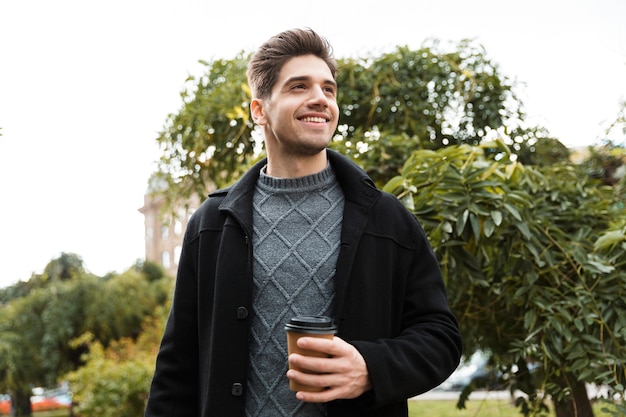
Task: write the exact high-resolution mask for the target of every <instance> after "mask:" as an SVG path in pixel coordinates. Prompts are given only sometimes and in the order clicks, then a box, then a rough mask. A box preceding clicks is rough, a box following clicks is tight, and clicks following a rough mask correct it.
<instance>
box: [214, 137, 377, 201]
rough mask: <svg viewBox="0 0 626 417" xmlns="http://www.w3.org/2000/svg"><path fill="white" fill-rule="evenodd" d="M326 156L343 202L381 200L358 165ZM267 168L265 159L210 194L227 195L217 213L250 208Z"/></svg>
mask: <svg viewBox="0 0 626 417" xmlns="http://www.w3.org/2000/svg"><path fill="white" fill-rule="evenodd" d="M326 154H327V156H328V162H329V163H330V165H331V166H332V168H333V170H334V171H335V176H336V177H337V180H338V181H339V184H340V185H341V188H342V190H343V193H344V195H345V198H346V201H350V202H353V203H355V204H357V205H360V206H365V207H369V206H370V205H372V204H373V203H374V202H375V201H376V200H378V198H380V195H381V191H380V190H378V189H377V188H376V186H375V185H374V182H373V181H372V180H371V178H370V177H369V176H368V175H367V174H366V173H365V171H363V170H362V169H361V168H360V167H359V166H358V165H356V164H355V163H354V162H352V161H351V160H350V159H348V158H347V157H346V156H344V155H342V154H340V153H339V152H337V151H334V150H331V149H326ZM266 164H267V159H266V158H264V159H262V160H261V161H259V162H257V163H256V164H254V165H253V166H252V168H250V169H249V170H248V171H247V172H246V173H245V174H244V175H243V177H241V178H240V179H239V181H237V182H236V183H235V184H233V185H232V186H230V187H229V188H226V189H223V190H218V191H216V192H214V193H212V194H211V195H218V194H223V193H226V196H225V198H224V201H222V203H221V204H220V209H222V210H229V211H237V208H241V207H242V206H250V207H251V204H252V193H253V191H254V187H255V185H256V182H257V180H258V178H259V173H260V172H261V169H262V168H263V167H264V166H265V165H266Z"/></svg>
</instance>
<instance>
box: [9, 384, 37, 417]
mask: <svg viewBox="0 0 626 417" xmlns="http://www.w3.org/2000/svg"><path fill="white" fill-rule="evenodd" d="M30 395H31V394H30V390H27V391H23V390H17V391H15V392H14V393H13V394H12V395H11V415H12V416H19V417H28V416H31V415H32V414H33V410H32V407H31V405H30Z"/></svg>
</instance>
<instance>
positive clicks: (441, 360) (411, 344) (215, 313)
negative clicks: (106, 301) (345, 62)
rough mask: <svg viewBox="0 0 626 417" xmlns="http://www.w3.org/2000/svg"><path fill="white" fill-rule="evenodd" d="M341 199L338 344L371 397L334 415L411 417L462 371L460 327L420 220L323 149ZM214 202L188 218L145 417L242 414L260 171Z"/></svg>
mask: <svg viewBox="0 0 626 417" xmlns="http://www.w3.org/2000/svg"><path fill="white" fill-rule="evenodd" d="M328 158H329V161H330V163H331V165H332V166H333V169H334V171H335V175H336V176H337V179H338V181H339V183H340V184H341V187H342V189H343V192H344V194H345V208H344V217H343V225H342V231H341V249H340V253H339V258H338V260H337V269H336V276H335V289H336V296H335V303H336V304H335V306H334V312H335V317H334V320H335V323H336V324H337V325H338V336H339V337H341V338H342V339H344V340H346V341H348V342H349V343H351V344H353V345H354V346H355V347H356V348H357V349H358V350H359V352H360V353H361V354H362V355H363V357H364V359H365V362H366V364H367V367H368V371H369V374H370V379H371V382H372V385H373V390H372V391H370V392H368V393H366V394H364V395H363V396H361V397H360V398H358V399H355V400H342V401H335V402H332V403H329V404H328V410H329V416H330V417H334V416H337V417H339V416H341V417H350V416H355V417H356V416H359V417H366V416H381V417H382V416H384V417H393V416H406V415H407V405H406V400H407V398H410V397H412V396H415V395H418V394H420V393H423V392H425V391H428V390H430V389H432V388H434V387H435V386H437V385H439V384H440V383H441V382H443V381H444V380H445V379H446V378H447V377H448V376H449V375H450V373H451V372H452V371H454V369H455V368H456V366H457V365H458V363H459V358H460V355H461V342H460V335H459V331H458V326H457V322H456V320H455V318H454V316H453V315H452V313H451V312H450V310H449V308H448V303H447V298H446V293H445V289H444V285H443V281H442V279H441V273H440V270H439V266H438V264H437V261H436V259H435V256H434V254H433V252H432V250H431V247H430V245H429V243H428V240H427V238H426V236H425V234H424V232H423V230H422V228H421V227H420V225H419V224H418V222H417V220H416V219H415V217H414V216H413V215H412V214H411V213H410V212H409V211H408V210H406V209H405V208H404V206H402V204H401V203H400V202H399V201H398V199H397V198H395V197H394V196H392V195H390V194H386V193H383V192H381V191H380V190H378V189H376V188H375V186H374V185H373V183H372V181H371V180H370V179H369V177H367V175H366V174H365V173H364V172H363V171H362V170H361V169H360V168H358V167H357V166H356V165H354V164H353V163H352V162H350V161H349V160H348V159H347V158H345V157H343V156H341V155H339V154H338V153H336V152H333V151H330V150H329V151H328ZM265 163H266V162H265V161H261V162H260V163H258V164H257V165H255V166H254V167H253V168H252V169H251V170H250V171H249V172H248V173H246V174H245V175H244V176H243V177H242V179H241V180H240V181H239V182H238V183H236V184H235V185H233V186H232V187H230V188H229V189H225V190H218V191H216V192H214V193H212V194H211V195H210V197H209V199H207V201H205V202H204V203H203V205H202V206H201V207H200V208H199V209H198V210H197V211H196V213H194V215H193V216H192V218H191V219H190V222H189V225H188V228H187V231H186V234H185V239H184V243H183V248H182V252H181V257H180V262H179V269H178V276H177V281H176V290H175V294H174V300H173V303H172V308H171V312H170V316H169V319H168V322H167V326H166V329H165V333H164V335H163V340H162V344H161V348H160V351H159V354H158V358H157V364H156V372H155V375H154V379H153V381H152V387H151V390H150V397H149V400H148V407H147V410H146V414H145V415H146V417H221V416H226V417H230V416H244V415H245V413H244V405H245V398H244V396H245V392H246V390H245V384H246V377H247V361H248V332H249V328H250V321H249V315H248V313H249V311H251V305H250V304H251V299H252V298H251V280H252V245H251V244H250V241H249V237H250V236H252V194H253V191H254V186H255V183H256V180H257V178H258V175H259V170H260V169H261V167H262V166H263V165H264V164H265Z"/></svg>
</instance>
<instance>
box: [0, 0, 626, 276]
mask: <svg viewBox="0 0 626 417" xmlns="http://www.w3.org/2000/svg"><path fill="white" fill-rule="evenodd" d="M624 16H626V2H625V1H623V0H579V1H577V0H527V1H524V2H521V1H515V2H513V1H505V0H474V1H471V2H470V1H466V0H463V1H461V0H447V1H446V0H440V1H434V0H430V1H421V0H404V1H401V0H384V1H372V0H341V1H334V2H320V3H312V2H294V1H288V0H265V1H263V2H253V1H249V0H240V1H234V2H230V1H221V2H215V1H209V0H107V1H100V0H55V1H49V0H2V1H0V128H1V130H0V133H1V134H2V136H0V287H5V286H7V285H11V284H13V283H16V282H18V281H20V280H28V279H29V278H30V276H31V274H33V273H41V272H42V271H43V269H44V267H45V266H46V265H47V263H48V262H50V260H52V259H54V258H56V257H58V256H59V255H60V254H61V253H62V252H69V253H75V254H77V255H79V256H80V257H81V258H82V259H83V261H84V264H85V267H86V268H87V269H88V270H89V271H91V272H93V273H95V274H97V275H104V274H106V273H108V272H123V271H124V270H126V269H127V268H129V267H130V266H132V265H133V264H134V263H135V262H136V261H137V260H140V259H143V258H144V225H143V216H142V215H141V213H139V212H138V209H139V208H140V207H141V206H142V205H143V195H144V193H145V191H146V188H147V181H148V178H149V176H150V174H151V173H152V172H154V170H155V161H156V160H157V159H158V158H159V149H158V147H157V145H156V137H157V136H158V133H159V132H160V131H161V130H162V129H163V127H164V126H165V124H166V121H167V116H168V115H169V114H171V113H176V112H177V111H178V110H179V109H180V107H181V103H182V102H181V98H180V92H181V91H182V90H183V88H184V87H185V79H186V78H187V77H188V76H189V75H200V74H201V73H202V72H201V71H202V66H201V65H200V64H198V61H199V60H212V59H218V58H224V59H230V58H233V57H235V55H237V53H239V52H240V51H246V52H250V51H253V50H254V49H255V48H257V47H258V46H259V45H260V44H261V43H263V42H264V41H265V40H266V39H268V38H269V37H270V36H272V35H275V34H276V33H278V32H281V31H283V30H285V29H290V28H295V27H311V28H313V29H314V30H316V31H317V32H319V33H320V34H321V35H323V36H325V37H326V38H327V39H328V40H329V41H330V42H331V44H332V45H333V48H334V52H335V56H336V57H338V58H342V57H350V56H352V57H358V56H365V55H368V54H370V53H372V54H379V53H382V52H386V51H391V50H393V49H394V48H395V47H396V46H399V45H403V46H404V45H407V46H409V47H412V48H419V47H420V46H421V45H422V43H423V42H424V41H426V40H427V39H431V38H435V39H439V40H440V41H442V42H443V43H444V44H446V43H448V42H450V43H452V44H454V43H456V42H458V41H459V40H461V39H474V40H475V42H477V43H479V44H481V45H483V46H484V48H485V51H486V54H487V57H488V58H490V59H491V60H492V61H494V62H495V63H496V64H498V65H499V67H500V70H501V72H502V74H504V75H505V76H507V77H509V78H510V79H512V80H516V81H517V82H519V83H520V86H519V87H518V90H517V92H518V94H519V95H520V98H521V99H522V101H523V102H524V104H525V109H526V112H527V113H528V115H529V121H530V122H533V123H536V124H539V125H541V126H544V127H546V128H548V130H549V131H550V133H551V134H552V136H554V137H557V138H558V139H560V140H561V141H562V142H563V143H564V144H566V145H568V146H584V145H589V144H592V143H593V142H594V140H596V139H597V138H599V137H602V136H603V133H604V130H605V128H606V127H607V126H608V124H609V123H610V122H611V121H613V120H615V118H616V116H617V114H618V110H619V103H620V100H624V99H626V76H625V74H626V25H624V24H623V18H624Z"/></svg>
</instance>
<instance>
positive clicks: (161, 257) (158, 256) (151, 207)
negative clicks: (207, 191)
mask: <svg viewBox="0 0 626 417" xmlns="http://www.w3.org/2000/svg"><path fill="white" fill-rule="evenodd" d="M159 189H162V185H160V184H158V183H157V181H156V180H155V179H154V178H153V179H151V181H150V186H149V188H148V191H147V192H146V194H145V195H144V198H143V200H144V204H143V207H141V208H140V209H139V212H140V213H141V214H143V215H144V226H145V227H144V230H145V232H144V239H145V245H146V257H145V259H146V260H147V261H151V262H154V263H157V264H159V265H161V266H162V267H163V269H165V270H166V271H167V273H169V274H170V275H172V276H174V277H175V276H176V270H177V269H178V260H179V259H180V251H181V249H182V244H183V237H184V235H185V230H186V229H187V223H188V222H189V218H190V217H191V215H192V214H193V213H194V211H195V210H196V209H197V208H198V207H199V206H200V203H201V201H200V198H198V197H197V196H194V198H191V199H189V200H188V201H186V202H185V203H184V204H180V205H178V206H177V207H173V208H172V209H171V210H168V211H165V210H164V203H165V199H164V198H163V197H162V196H159V194H158V190H159ZM155 191H157V192H156V193H155Z"/></svg>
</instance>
